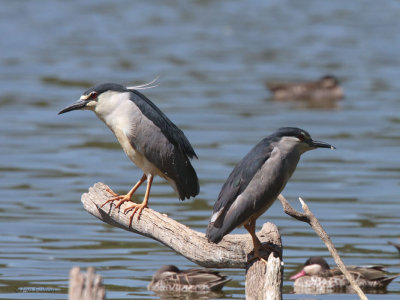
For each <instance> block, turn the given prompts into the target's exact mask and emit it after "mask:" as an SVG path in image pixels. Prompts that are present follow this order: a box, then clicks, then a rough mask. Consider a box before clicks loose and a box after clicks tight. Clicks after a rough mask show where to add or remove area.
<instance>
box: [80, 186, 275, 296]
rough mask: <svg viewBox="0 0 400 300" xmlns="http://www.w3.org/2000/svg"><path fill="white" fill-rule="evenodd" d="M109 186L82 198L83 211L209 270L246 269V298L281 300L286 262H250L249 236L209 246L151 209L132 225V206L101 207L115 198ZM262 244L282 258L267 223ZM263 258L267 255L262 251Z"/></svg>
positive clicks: (202, 238)
mask: <svg viewBox="0 0 400 300" xmlns="http://www.w3.org/2000/svg"><path fill="white" fill-rule="evenodd" d="M107 188H108V187H107V186H106V185H105V184H103V183H97V184H95V185H94V186H93V187H91V188H90V189H89V192H88V193H85V194H83V195H82V199H81V201H82V203H83V206H84V208H85V209H86V210H87V211H88V212H89V213H90V214H92V215H93V216H95V217H97V218H99V219H100V220H101V221H103V222H105V223H108V224H110V225H112V226H116V227H119V228H122V229H125V230H128V231H131V232H134V233H137V234H140V235H143V236H146V237H149V238H152V239H154V240H156V241H158V242H160V243H162V244H164V245H165V246H167V247H169V248H171V249H172V250H174V251H175V252H177V253H178V254H180V255H182V256H184V257H186V258H187V259H189V260H190V261H192V262H194V263H196V264H198V265H200V266H203V267H207V268H243V269H246V298H247V299H281V298H282V274H283V263H282V261H281V259H280V258H275V257H273V255H271V256H270V257H269V258H268V256H266V260H267V259H268V264H267V265H266V264H265V262H262V261H260V260H254V261H253V262H252V263H248V262H249V261H251V258H252V254H253V253H252V250H253V243H252V240H251V237H250V235H249V234H229V235H227V236H225V237H224V238H223V240H222V241H221V242H220V243H218V244H213V243H209V242H208V241H207V239H206V237H205V234H204V233H202V232H198V231H194V230H192V229H190V228H189V227H187V226H185V225H183V224H181V223H179V222H176V221H175V220H173V219H171V218H169V217H168V216H167V215H165V214H161V213H158V212H156V211H154V210H152V209H151V208H147V209H144V210H143V211H142V214H141V216H140V220H139V221H138V220H137V218H136V217H134V218H133V222H132V226H131V227H130V226H129V216H130V214H126V215H125V214H124V209H125V208H126V207H127V206H128V205H129V203H128V204H125V203H124V204H122V205H121V207H120V208H118V209H115V204H113V203H110V204H107V205H106V206H104V207H103V208H101V205H102V204H103V203H104V202H106V201H107V200H108V199H109V198H111V197H112V196H111V195H110V194H109V193H108V192H107ZM257 236H258V237H259V239H260V241H261V243H263V244H267V245H268V246H270V247H273V248H274V249H275V250H276V252H277V253H279V254H280V257H282V244H281V239H280V234H279V231H278V229H277V227H276V226H275V225H274V224H272V223H266V224H264V226H263V227H262V229H261V231H260V232H258V233H257ZM260 254H261V255H264V254H265V255H267V252H266V251H265V252H264V251H260Z"/></svg>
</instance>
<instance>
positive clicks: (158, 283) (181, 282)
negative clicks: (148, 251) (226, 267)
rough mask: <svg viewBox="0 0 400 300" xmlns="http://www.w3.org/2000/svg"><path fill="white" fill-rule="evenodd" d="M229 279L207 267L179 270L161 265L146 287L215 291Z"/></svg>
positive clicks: (150, 288) (184, 290)
mask: <svg viewBox="0 0 400 300" xmlns="http://www.w3.org/2000/svg"><path fill="white" fill-rule="evenodd" d="M228 281H230V279H227V277H226V276H223V275H220V274H219V272H217V271H213V270H209V269H205V268H203V269H188V270H184V271H181V270H179V269H178V268H177V267H176V266H173V265H165V266H162V267H161V268H160V269H159V270H158V271H157V272H156V273H155V274H154V276H153V279H152V280H151V282H150V284H149V285H148V287H147V288H148V289H149V290H152V291H182V292H216V291H220V290H221V289H222V287H223V286H224V285H225V283H227V282H228Z"/></svg>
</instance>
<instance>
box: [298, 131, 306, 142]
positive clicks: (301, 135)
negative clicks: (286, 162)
mask: <svg viewBox="0 0 400 300" xmlns="http://www.w3.org/2000/svg"><path fill="white" fill-rule="evenodd" d="M297 138H298V139H299V140H300V141H304V140H305V139H306V136H305V135H304V133H299V134H298V135H297Z"/></svg>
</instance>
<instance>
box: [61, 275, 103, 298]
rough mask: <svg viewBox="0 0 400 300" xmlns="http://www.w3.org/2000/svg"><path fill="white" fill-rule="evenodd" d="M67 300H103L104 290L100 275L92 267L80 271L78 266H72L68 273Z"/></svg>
mask: <svg viewBox="0 0 400 300" xmlns="http://www.w3.org/2000/svg"><path fill="white" fill-rule="evenodd" d="M68 299H69V300H104V299H106V290H105V289H104V287H103V284H102V280H101V276H100V275H98V274H96V272H95V270H94V268H93V267H89V268H88V269H87V273H82V272H81V270H80V268H79V267H73V268H72V269H71V271H70V273H69V290H68Z"/></svg>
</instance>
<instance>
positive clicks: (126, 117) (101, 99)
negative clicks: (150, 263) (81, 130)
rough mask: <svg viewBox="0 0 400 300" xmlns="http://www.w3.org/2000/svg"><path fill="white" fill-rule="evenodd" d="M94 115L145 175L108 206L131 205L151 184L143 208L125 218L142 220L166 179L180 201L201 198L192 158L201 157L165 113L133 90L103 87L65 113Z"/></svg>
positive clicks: (88, 93) (138, 206) (89, 92)
mask: <svg viewBox="0 0 400 300" xmlns="http://www.w3.org/2000/svg"><path fill="white" fill-rule="evenodd" d="M72 110H92V111H94V112H95V113H96V115H97V116H98V117H99V118H100V119H101V120H102V121H103V122H104V123H106V125H107V126H108V127H109V128H110V129H111V131H112V132H113V133H114V134H115V136H116V137H117V140H118V142H119V143H120V144H121V146H122V149H123V150H124V151H125V153H126V155H127V156H128V157H129V158H130V159H131V160H132V161H133V162H134V163H135V164H136V165H137V166H138V167H139V168H141V169H142V170H143V173H144V174H143V176H142V178H141V179H140V180H139V181H138V182H137V183H136V184H135V186H134V187H133V188H132V189H131V190H130V191H129V192H128V193H127V194H126V195H117V194H116V193H114V192H113V191H111V190H109V192H110V193H111V194H112V195H113V196H114V197H113V198H111V199H109V200H107V201H106V202H105V203H104V204H103V206H104V205H105V204H106V203H109V202H112V201H116V200H119V202H118V203H117V205H116V207H117V208H118V207H119V206H120V205H121V204H122V203H124V202H126V201H131V198H132V195H133V194H134V193H135V191H136V190H137V188H138V187H139V186H140V185H141V184H142V183H143V182H144V181H146V179H147V188H146V193H145V196H144V200H143V202H142V203H141V204H136V203H133V205H132V206H129V207H128V208H126V209H125V213H126V212H128V211H130V210H133V213H132V215H131V217H130V224H131V223H132V218H133V216H134V214H135V213H136V212H137V218H138V219H139V218H140V214H141V212H142V210H143V209H144V208H145V207H147V204H148V200H149V195H150V188H151V184H152V182H153V178H154V176H155V175H158V176H160V177H162V178H165V179H166V180H167V181H168V183H169V184H170V185H171V186H172V187H173V189H174V190H175V191H176V192H177V193H178V195H179V199H181V200H184V199H186V198H190V197H194V196H196V195H197V194H198V193H199V181H198V178H197V175H196V172H195V170H194V169H193V167H192V165H191V163H190V160H189V159H190V158H193V157H196V158H197V156H196V153H195V152H194V150H193V148H192V146H191V145H190V143H189V141H188V140H187V138H186V136H185V135H184V133H183V132H182V131H181V130H180V129H179V128H178V127H177V126H176V125H175V124H174V123H172V122H171V121H170V120H169V119H168V118H167V116H166V115H165V114H164V113H162V112H161V110H160V109H159V108H158V107H157V106H156V105H155V104H154V103H153V102H151V101H150V100H149V99H148V98H147V97H145V96H144V95H143V94H141V93H139V92H138V91H137V90H136V89H135V88H134V87H133V88H127V87H124V86H122V85H119V84H115V83H103V84H98V85H95V86H94V87H92V88H90V89H88V90H87V91H86V92H84V93H83V95H82V96H81V97H80V100H78V101H77V102H75V103H74V104H72V105H71V106H68V107H67V108H65V109H63V110H62V111H60V112H59V113H58V114H63V113H66V112H69V111H72Z"/></svg>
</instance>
